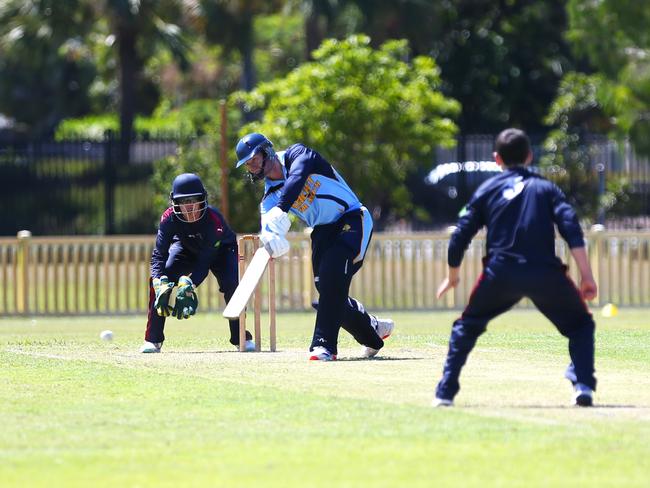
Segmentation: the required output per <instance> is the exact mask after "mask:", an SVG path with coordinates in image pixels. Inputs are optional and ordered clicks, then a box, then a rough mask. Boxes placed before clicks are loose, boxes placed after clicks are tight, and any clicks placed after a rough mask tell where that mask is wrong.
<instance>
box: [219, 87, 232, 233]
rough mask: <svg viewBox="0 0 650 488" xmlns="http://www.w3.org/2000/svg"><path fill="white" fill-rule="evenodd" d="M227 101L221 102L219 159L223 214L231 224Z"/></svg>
mask: <svg viewBox="0 0 650 488" xmlns="http://www.w3.org/2000/svg"><path fill="white" fill-rule="evenodd" d="M227 108H228V107H227V106H226V101H225V100H221V101H220V102H219V110H220V112H221V128H220V135H221V138H220V142H219V149H220V151H219V159H220V160H221V161H220V162H221V165H220V167H221V175H220V177H219V178H220V180H221V213H222V214H223V216H224V218H225V219H226V221H228V222H230V198H229V195H228V173H229V168H228V153H227V149H228V114H227Z"/></svg>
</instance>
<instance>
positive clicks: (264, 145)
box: [235, 132, 275, 168]
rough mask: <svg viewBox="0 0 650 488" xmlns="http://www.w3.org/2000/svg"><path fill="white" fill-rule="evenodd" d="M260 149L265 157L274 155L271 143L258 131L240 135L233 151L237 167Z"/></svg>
mask: <svg viewBox="0 0 650 488" xmlns="http://www.w3.org/2000/svg"><path fill="white" fill-rule="evenodd" d="M260 151H264V154H265V155H266V156H265V159H266V158H271V157H273V156H274V155H275V151H274V150H273V143H272V142H271V141H269V140H268V139H267V138H266V137H265V136H264V135H262V134H260V133H258V132H252V133H250V134H247V135H245V136H244V137H242V138H241V139H240V140H239V142H238V143H237V147H236V148H235V152H236V153H237V166H236V167H237V168H239V167H240V166H241V165H242V164H244V163H245V162H246V161H248V160H249V159H250V158H252V157H253V156H255V154H257V153H258V152H260Z"/></svg>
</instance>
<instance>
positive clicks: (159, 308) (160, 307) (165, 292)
mask: <svg viewBox="0 0 650 488" xmlns="http://www.w3.org/2000/svg"><path fill="white" fill-rule="evenodd" d="M151 284H152V285H153V291H154V292H155V294H156V300H155V301H154V302H153V308H154V309H155V310H156V313H157V314H158V315H160V316H161V317H169V316H170V315H171V313H172V307H170V306H169V298H170V297H171V296H172V289H173V288H174V283H173V282H170V281H169V278H167V277H166V276H161V277H160V278H154V279H153V280H152V281H151Z"/></svg>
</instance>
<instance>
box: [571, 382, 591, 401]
mask: <svg viewBox="0 0 650 488" xmlns="http://www.w3.org/2000/svg"><path fill="white" fill-rule="evenodd" d="M573 389H574V397H573V399H574V401H575V405H576V406H577V407H591V406H592V405H593V404H594V391H593V390H592V389H591V388H589V387H588V386H587V385H584V384H582V383H576V384H575V386H574V387H573Z"/></svg>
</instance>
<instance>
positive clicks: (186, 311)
mask: <svg viewBox="0 0 650 488" xmlns="http://www.w3.org/2000/svg"><path fill="white" fill-rule="evenodd" d="M198 306H199V299H198V297H197V296H196V292H195V291H194V283H192V280H191V279H190V277H189V276H181V277H180V278H179V279H178V290H176V305H175V306H174V311H173V312H172V314H173V315H174V317H176V318H177V319H179V320H181V319H189V318H190V316H192V315H194V314H195V313H196V309H197V308H198Z"/></svg>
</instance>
